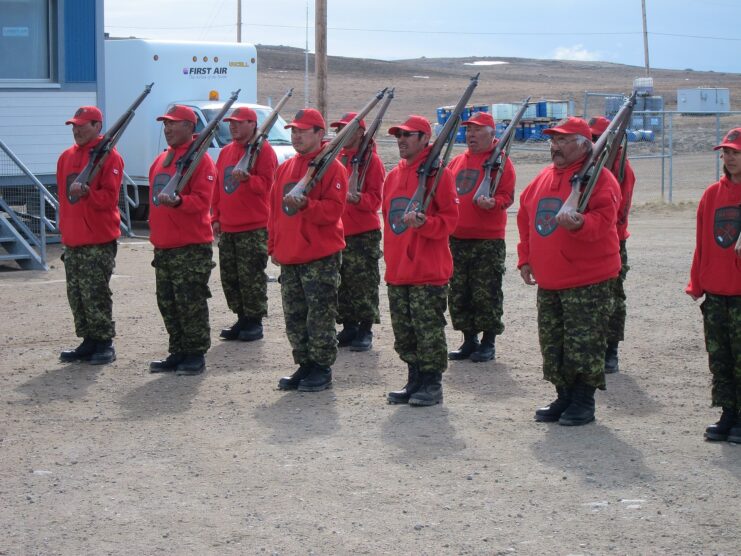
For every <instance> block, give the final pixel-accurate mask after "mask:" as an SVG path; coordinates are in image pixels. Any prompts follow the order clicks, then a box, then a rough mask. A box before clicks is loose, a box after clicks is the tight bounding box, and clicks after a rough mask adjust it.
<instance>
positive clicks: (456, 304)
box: [448, 237, 507, 335]
mask: <svg viewBox="0 0 741 556" xmlns="http://www.w3.org/2000/svg"><path fill="white" fill-rule="evenodd" d="M506 251H507V250H506V247H505V244H504V240H503V239H456V238H454V237H451V238H450V252H451V253H452V254H453V277H452V278H451V279H450V295H449V296H448V305H449V306H450V320H451V321H452V322H453V328H454V329H456V330H462V331H464V332H475V333H478V332H482V331H484V330H486V331H492V332H494V334H496V335H499V334H501V333H502V332H504V323H503V322H502V314H503V312H504V308H503V302H504V293H503V292H502V277H503V276H504V270H505V268H504V259H505V257H506Z"/></svg>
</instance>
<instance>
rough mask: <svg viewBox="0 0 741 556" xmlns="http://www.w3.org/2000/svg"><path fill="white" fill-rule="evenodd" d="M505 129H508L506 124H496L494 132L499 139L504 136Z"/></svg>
mask: <svg viewBox="0 0 741 556" xmlns="http://www.w3.org/2000/svg"><path fill="white" fill-rule="evenodd" d="M505 129H507V125H506V124H500V123H497V124H495V127H494V134H495V135H496V136H497V139H499V138H500V137H501V136H502V134H503V133H504V130H505Z"/></svg>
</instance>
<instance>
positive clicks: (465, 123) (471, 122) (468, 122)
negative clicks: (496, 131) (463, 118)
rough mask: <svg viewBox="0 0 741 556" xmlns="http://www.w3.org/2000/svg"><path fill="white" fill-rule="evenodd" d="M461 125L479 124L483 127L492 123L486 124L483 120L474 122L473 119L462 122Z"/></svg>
mask: <svg viewBox="0 0 741 556" xmlns="http://www.w3.org/2000/svg"><path fill="white" fill-rule="evenodd" d="M461 125H477V126H481V127H487V126H489V127H491V124H485V123H483V122H474V121H471V120H469V121H467V122H461Z"/></svg>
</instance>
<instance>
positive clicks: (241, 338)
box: [237, 332, 263, 342]
mask: <svg viewBox="0 0 741 556" xmlns="http://www.w3.org/2000/svg"><path fill="white" fill-rule="evenodd" d="M262 338H263V334H262V332H261V333H260V334H252V335H250V336H247V335H246V334H240V335H239V336H238V337H237V339H238V340H239V341H240V342H254V341H255V340H262Z"/></svg>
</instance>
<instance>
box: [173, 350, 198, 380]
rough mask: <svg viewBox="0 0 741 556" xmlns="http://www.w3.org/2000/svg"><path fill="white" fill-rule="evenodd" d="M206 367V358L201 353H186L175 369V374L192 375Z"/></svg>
mask: <svg viewBox="0 0 741 556" xmlns="http://www.w3.org/2000/svg"><path fill="white" fill-rule="evenodd" d="M205 369H206V358H205V357H204V356H203V354H202V353H186V354H185V357H183V360H182V361H181V362H180V363H178V366H177V368H176V369H175V374H176V375H177V376H194V375H199V374H201V373H202V372H203V371H204V370H205Z"/></svg>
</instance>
